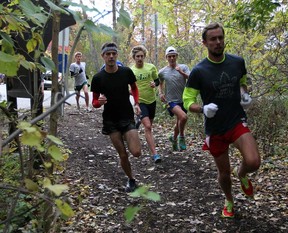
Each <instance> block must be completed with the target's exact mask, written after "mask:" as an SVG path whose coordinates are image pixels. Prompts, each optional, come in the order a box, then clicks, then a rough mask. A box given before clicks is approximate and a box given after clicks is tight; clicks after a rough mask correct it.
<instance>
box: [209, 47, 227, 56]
mask: <svg viewBox="0 0 288 233" xmlns="http://www.w3.org/2000/svg"><path fill="white" fill-rule="evenodd" d="M209 53H210V54H211V55H213V56H214V57H221V56H223V53H224V49H221V50H218V51H211V50H210V51H209Z"/></svg>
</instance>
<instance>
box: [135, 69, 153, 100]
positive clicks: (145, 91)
mask: <svg viewBox="0 0 288 233" xmlns="http://www.w3.org/2000/svg"><path fill="white" fill-rule="evenodd" d="M131 69H132V71H133V73H134V74H135V76H136V79H137V82H136V84H137V87H138V90H139V103H144V104H151V103H153V102H154V101H156V88H152V87H151V86H150V83H151V82H153V81H154V80H156V79H158V71H157V68H156V67H155V66H154V65H153V64H151V63H144V65H143V67H142V68H140V69H139V68H137V67H136V66H135V65H133V66H132V67H131Z"/></svg>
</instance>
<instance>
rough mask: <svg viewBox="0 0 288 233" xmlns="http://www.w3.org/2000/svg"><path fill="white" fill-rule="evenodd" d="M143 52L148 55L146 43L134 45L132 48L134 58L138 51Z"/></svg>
mask: <svg viewBox="0 0 288 233" xmlns="http://www.w3.org/2000/svg"><path fill="white" fill-rule="evenodd" d="M140 51H141V52H143V53H144V56H145V57H146V55H147V49H146V48H145V46H144V45H136V46H135V47H133V49H132V50H131V56H132V58H133V59H134V58H135V55H136V53H138V52H140Z"/></svg>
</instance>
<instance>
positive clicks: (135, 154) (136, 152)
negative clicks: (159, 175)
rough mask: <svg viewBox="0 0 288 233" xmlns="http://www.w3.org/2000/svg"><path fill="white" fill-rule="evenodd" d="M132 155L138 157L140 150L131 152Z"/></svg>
mask: <svg viewBox="0 0 288 233" xmlns="http://www.w3.org/2000/svg"><path fill="white" fill-rule="evenodd" d="M133 156H134V157H137V158H138V157H140V156H141V150H139V151H135V152H134V153H133Z"/></svg>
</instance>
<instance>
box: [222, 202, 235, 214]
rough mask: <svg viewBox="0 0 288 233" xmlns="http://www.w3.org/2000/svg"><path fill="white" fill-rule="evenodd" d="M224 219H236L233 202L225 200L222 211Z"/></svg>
mask: <svg viewBox="0 0 288 233" xmlns="http://www.w3.org/2000/svg"><path fill="white" fill-rule="evenodd" d="M222 217H223V218H234V207H233V202H232V201H227V200H225V205H224V208H223V210H222Z"/></svg>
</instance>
